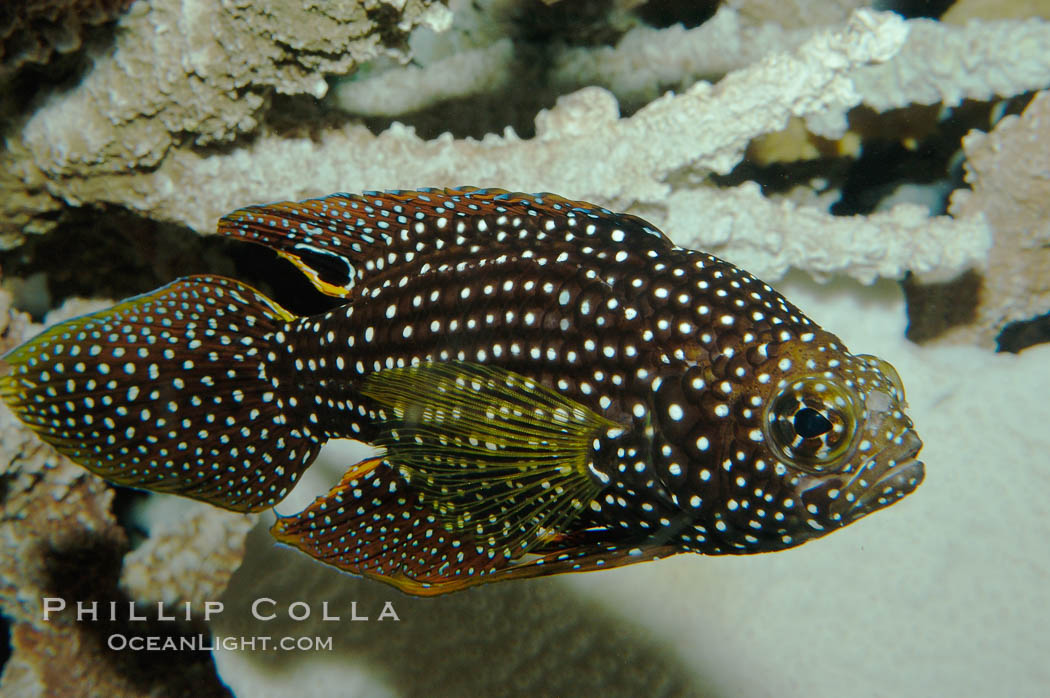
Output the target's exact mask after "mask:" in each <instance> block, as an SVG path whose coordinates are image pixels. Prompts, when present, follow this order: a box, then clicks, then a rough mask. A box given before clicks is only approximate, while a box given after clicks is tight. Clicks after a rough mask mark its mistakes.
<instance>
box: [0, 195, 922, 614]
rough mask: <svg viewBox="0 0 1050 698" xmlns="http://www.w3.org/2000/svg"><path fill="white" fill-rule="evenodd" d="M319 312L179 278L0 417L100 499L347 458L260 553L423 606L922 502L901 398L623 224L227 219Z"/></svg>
mask: <svg viewBox="0 0 1050 698" xmlns="http://www.w3.org/2000/svg"><path fill="white" fill-rule="evenodd" d="M218 233H219V234H221V235H224V236H228V237H230V238H233V239H236V240H241V241H245V242H249V243H254V244H257V245H262V246H265V247H267V248H270V249H271V250H273V251H274V252H276V254H278V255H279V256H281V257H283V258H285V259H287V260H289V261H290V262H291V263H292V264H293V265H294V266H295V267H296V268H297V269H298V271H299V272H301V273H302V274H304V275H305V276H306V277H307V278H308V279H309V281H310V282H311V283H312V284H313V285H314V286H315V287H316V288H317V289H318V290H320V291H321V292H322V293H324V294H326V295H328V296H332V297H333V298H336V299H338V300H337V301H335V302H336V303H341V304H339V305H336V307H334V308H332V309H331V310H329V311H327V312H324V313H319V314H315V315H307V316H297V315H295V314H293V313H291V312H289V311H287V310H286V309H284V308H283V307H281V306H280V305H278V304H277V303H276V302H275V301H273V300H271V299H269V298H267V297H266V296H265V295H263V294H262V293H260V292H259V291H257V290H255V289H253V288H251V287H249V286H247V285H245V284H243V283H240V282H239V281H236V280H234V279H230V278H225V277H220V276H213V275H196V276H188V277H184V278H180V279H177V280H175V281H174V282H172V283H170V284H169V285H167V286H164V287H162V288H159V289H157V290H155V291H152V292H150V293H146V294H143V295H140V296H136V297H134V298H130V299H127V300H125V301H122V302H120V303H119V304H117V305H115V306H114V307H112V308H109V309H107V310H103V311H100V312H96V313H92V314H90V315H85V316H83V317H80V318H75V319H72V320H69V321H67V322H63V323H61V324H59V325H56V326H54V327H51V328H50V329H48V330H46V331H45V332H43V333H42V334H41V335H39V336H37V337H36V338H34V339H32V340H30V341H28V342H27V343H25V344H23V345H21V346H19V347H16V348H15V349H13V350H11V351H10V352H9V353H7V354H6V355H5V356H4V358H3V361H4V365H5V367H4V375H3V376H2V377H0V396H2V398H3V400H4V401H5V402H6V403H7V404H8V405H9V406H10V407H11V409H12V410H13V411H14V413H15V414H16V415H17V416H18V418H19V419H21V420H22V421H23V422H24V423H25V424H26V425H28V427H29V428H30V429H32V430H34V431H35V432H36V433H37V434H38V435H39V437H40V438H41V439H43V440H44V441H46V442H47V443H49V444H51V445H52V446H53V447H54V448H55V449H57V450H58V451H59V452H61V453H63V454H65V455H67V456H68V457H69V458H71V459H72V460H74V461H76V462H77V463H79V464H80V465H82V466H84V467H85V468H87V469H88V470H90V471H91V472H93V473H96V474H98V475H100V476H101V477H103V478H105V479H107V480H109V481H111V482H113V483H117V484H120V485H125V486H129V487H135V488H140V489H145V490H150V491H154V492H164V493H173V494H177V495H181V496H184V497H190V498H193V499H197V500H201V501H204V502H209V503H211V504H213V505H216V506H218V507H222V508H225V509H229V510H233V511H240V512H254V511H262V510H265V509H269V508H272V507H274V506H275V505H277V504H278V503H279V502H280V501H281V500H282V499H283V498H284V497H285V496H286V495H287V494H288V492H289V491H290V490H291V489H292V488H293V487H294V486H295V484H296V482H297V481H298V480H299V478H300V476H301V475H302V473H303V472H304V470H305V469H306V468H307V467H308V466H309V465H310V464H311V462H313V460H314V459H315V457H316V456H317V454H318V451H319V450H320V449H321V447H322V446H323V445H324V443H325V442H326V441H328V440H330V439H337V438H351V439H356V440H358V441H362V442H365V443H368V444H372V445H373V446H375V447H376V448H377V449H378V450H377V452H376V455H375V456H373V457H370V458H367V459H365V460H363V461H362V462H360V463H357V464H355V465H353V466H352V467H350V468H349V469H348V470H347V472H346V473H345V475H344V476H343V477H342V478H341V480H340V481H339V482H338V484H336V485H335V486H334V487H332V488H331V489H330V491H329V492H328V493H327V494H324V495H322V496H319V497H317V498H316V499H315V501H314V502H313V503H312V504H310V505H309V506H308V507H306V509H304V510H303V511H302V512H299V513H297V514H293V515H287V516H278V518H277V520H276V523H275V524H274V525H273V527H272V529H271V532H272V534H273V536H274V537H275V538H276V539H277V540H278V541H280V542H281V543H284V544H287V545H290V546H292V547H295V548H298V549H299V550H302V551H303V552H305V553H307V554H309V555H311V556H313V557H314V558H316V559H318V560H320V561H322V562H324V563H327V564H330V565H334V566H335V567H337V568H339V569H341V570H344V571H346V572H348V573H351V574H354V575H358V576H363V577H366V578H371V579H376V580H379V581H382V582H385V583H387V584H390V585H392V586H394V587H396V588H397V589H400V590H401V591H403V592H405V593H408V594H414V595H420V596H432V595H437V594H443V593H447V592H452V591H457V590H461V589H465V588H468V587H473V586H476V585H479V584H483V583H489V582H495V581H503V580H510V579H525V578H533V577H540V576H545V575H551V574H556V573H563V572H580V571H592V570H600V569H608V568H614V567H618V566H621V565H627V564H632V563H639V562H643V561H650V560H656V559H660V558H664V557H669V556H671V555H675V554H679V553H686V552H692V553H699V554H704V555H722V554H748V553H765V552H775V551H781V550H784V549H787V548H792V547H795V546H798V545H800V544H802V543H805V542H807V541H810V540H813V539H815V538H819V537H821V536H824V535H827V534H828V533H830V532H832V531H835V530H837V529H840V528H843V527H845V526H848V525H849V524H851V523H853V522H855V521H857V520H859V519H861V518H862V517H864V516H867V515H868V514H870V513H872V512H875V511H878V510H880V509H883V508H885V507H888V506H890V505H892V504H894V503H895V502H897V501H899V500H900V499H901V498H903V497H904V496H906V495H907V494H909V493H911V492H912V491H914V490H915V489H916V488H917V487H918V486H919V484H920V483H921V481H922V479H923V477H924V465H923V463H922V462H921V461H919V460H917V458H916V456H917V454H918V453H919V450H920V448H921V446H922V442H921V440H920V439H919V437H918V436H917V434H916V433H915V430H914V429H913V424H912V421H911V419H910V418H909V417H908V416H907V415H906V413H905V411H904V409H905V407H906V402H905V393H904V387H903V384H902V382H901V379H900V376H899V375H898V374H897V372H896V371H895V370H894V368H893V367H892V366H891V365H890V364H889V363H888V362H886V361H884V360H882V359H880V358H878V357H875V356H872V355H866V354H852V353H850V351H849V350H848V349H847V347H846V346H845V344H844V343H843V342H842V341H841V340H840V339H839V338H838V337H837V336H836V335H834V334H832V333H830V332H828V331H826V330H824V329H823V328H821V327H820V326H819V325H818V324H817V323H815V322H814V321H813V320H811V319H809V318H808V317H806V315H805V314H803V313H802V311H800V310H799V309H798V308H797V307H795V306H794V305H792V304H791V303H790V302H788V300H787V299H785V298H784V297H783V296H782V295H780V294H779V293H778V292H777V291H775V290H774V289H773V288H772V287H771V286H769V285H768V284H766V283H765V282H763V281H761V280H759V279H758V278H756V277H754V276H752V275H751V274H749V273H748V272H746V271H744V270H742V269H740V268H738V267H737V266H734V265H733V264H730V263H729V262H726V261H724V260H721V259H719V258H717V257H715V256H712V255H710V254H706V253H704V252H701V251H696V250H691V249H686V248H683V247H679V246H678V245H676V244H675V243H673V242H672V241H671V239H670V238H668V237H667V236H666V235H665V234H664V233H663V232H661V231H660V230H659V229H657V228H656V227H655V226H654V225H652V224H650V223H648V222H647V221H645V220H643V219H642V218H639V217H636V216H634V215H630V214H625V213H615V212H612V211H610V210H608V209H605V208H602V207H600V206H596V205H593V204H590V203H587V202H583V201H573V200H570V199H566V198H563V197H560V196H557V195H554V194H550V193H540V194H525V193H514V192H509V191H505V190H501V189H477V188H473V187H460V188H454V189H418V190H397V191H384V192H377V191H372V192H364V193H361V194H350V193H338V194H332V195H330V196H326V197H323V198H316V199H309V200H305V201H299V202H295V201H286V202H277V203H270V204H265V205H256V206H249V207H246V208H242V209H238V210H236V211H234V212H232V213H230V214H228V215H226V216H224V217H223V218H222V219H220V221H219V223H218Z"/></svg>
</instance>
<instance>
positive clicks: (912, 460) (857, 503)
mask: <svg viewBox="0 0 1050 698" xmlns="http://www.w3.org/2000/svg"><path fill="white" fill-rule="evenodd" d="M904 440H905V444H906V448H907V450H906V451H905V453H904V454H903V457H901V458H898V459H895V460H890V461H888V463H887V464H886V466H884V467H885V469H884V470H883V471H882V472H881V473H879V475H878V476H877V479H876V480H875V481H874V482H871V483H870V484H868V483H869V480H868V478H866V477H861V475H868V476H869V477H870V476H871V475H872V474H873V473H872V472H871V471H870V470H867V471H862V473H858V474H857V475H856V476H854V477H855V479H854V482H853V483H851V485H852V487H850V488H849V489H854V492H855V493H856V498H855V499H854V500H853V502H852V503H851V504H850V506H849V508H848V509H847V511H846V512H845V516H846V518H848V519H849V520H851V521H855V520H856V519H859V518H860V517H862V516H866V515H868V514H870V513H872V512H873V511H878V510H879V509H882V508H884V507H888V506H889V505H891V504H893V503H894V502H897V501H899V500H900V499H902V498H903V497H905V496H907V495H909V494H911V493H912V492H913V491H914V490H915V488H917V487H918V486H919V485H920V484H922V481H923V478H924V477H925V475H926V469H925V464H924V463H923V462H922V461H920V460H919V459H917V458H916V457H915V456H916V455H918V453H919V449H921V448H922V441H920V440H919V437H918V436H916V435H915V433H914V432H911V431H909V432H908V433H907V434H906V435H905V437H904ZM876 472H878V471H877V470H876Z"/></svg>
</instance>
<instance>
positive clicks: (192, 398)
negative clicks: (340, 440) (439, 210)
mask: <svg viewBox="0 0 1050 698" xmlns="http://www.w3.org/2000/svg"><path fill="white" fill-rule="evenodd" d="M293 319H294V316H293V315H292V314H291V313H289V312H288V311H286V310H285V309H283V308H282V307H280V306H279V305H277V304H276V303H274V302H273V301H271V300H270V299H268V298H266V297H265V296H263V295H262V294H261V293H259V292H258V291H256V290H255V289H253V288H250V287H249V286H245V285H243V284H240V283H238V282H236V281H233V280H231V279H226V278H222V277H214V276H192V277H187V278H183V279H179V280H178V281H175V282H174V283H171V284H169V285H167V286H164V287H163V288H160V289H158V290H156V291H153V292H151V293H147V294H144V295H141V296H136V297H134V298H130V299H128V300H126V301H124V302H122V303H120V304H118V305H116V306H114V307H113V308H110V309H108V310H104V311H101V312H98V313H94V314H91V315H85V316H83V317H79V318H75V319H73V320H70V321H68V322H64V323H62V324H60V325H56V326H55V327H52V328H51V329H49V330H48V331H46V332H44V333H43V334H41V335H39V336H38V337H36V338H34V339H32V340H30V341H29V342H26V343H25V344H23V345H21V346H19V347H17V348H15V349H14V350H12V351H11V352H10V353H8V354H7V355H6V356H5V357H4V361H6V363H7V364H8V365H9V369H8V373H7V374H6V375H4V376H0V397H2V398H3V399H4V401H5V402H7V404H8V405H9V406H10V407H11V409H12V410H14V412H15V414H16V415H17V416H18V418H19V419H21V420H22V421H23V422H25V424H27V425H28V426H29V427H30V428H31V429H33V430H34V431H35V432H36V433H37V434H38V435H39V436H40V438H42V439H43V440H44V441H46V442H48V443H50V444H51V445H52V446H54V447H55V448H56V449H57V450H58V451H60V452H62V453H64V454H66V455H67V456H69V457H70V458H72V459H73V460H74V461H76V462H77V463H79V464H81V465H82V466H84V467H85V468H87V469H88V470H90V471H92V472H94V473H96V474H98V475H100V476H102V477H104V478H106V479H107V480H111V481H113V482H116V483H119V484H122V485H127V486H130V487H139V488H143V489H148V490H153V491H156V492H171V493H175V494H180V495H183V496H186V497H192V498H193V499H199V500H203V501H206V502H210V503H212V504H215V505H217V506H220V507H223V508H226V509H232V510H235V511H255V510H259V509H263V508H267V507H270V506H273V504H274V503H276V502H278V501H280V500H281V499H282V498H283V497H284V495H285V494H287V492H288V490H290V489H291V487H292V486H293V484H294V483H295V481H296V480H297V479H298V476H299V474H300V473H301V472H302V471H303V470H304V469H305V468H306V467H307V466H308V465H309V464H310V462H311V461H313V459H314V457H315V456H316V455H317V450H318V449H319V448H320V445H321V443H322V442H323V437H321V436H319V435H315V434H312V433H311V432H310V430H309V428H308V426H307V424H306V423H305V420H300V419H299V417H298V416H297V414H296V412H295V404H296V402H295V399H294V398H289V397H288V396H287V395H285V394H283V393H282V390H285V389H287V387H288V386H289V385H290V384H292V383H293V381H292V380H291V376H285V375H282V371H285V370H290V369H284V368H282V366H283V364H281V363H280V362H281V359H282V358H283V357H282V354H283V353H284V352H283V351H279V349H281V345H282V344H283V343H284V342H286V341H287V337H286V336H285V332H287V325H288V323H289V321H291V320H293ZM285 378H288V380H285Z"/></svg>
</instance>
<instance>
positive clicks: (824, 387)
mask: <svg viewBox="0 0 1050 698" xmlns="http://www.w3.org/2000/svg"><path fill="white" fill-rule="evenodd" d="M856 414H857V410H856V407H855V402H854V399H853V396H852V393H851V392H850V391H849V390H847V389H846V388H844V387H841V386H839V385H837V384H836V383H834V382H832V381H829V380H827V379H825V378H822V377H819V376H811V377H807V378H802V379H799V380H796V381H794V382H792V383H789V384H788V385H786V386H785V387H783V388H782V389H781V391H780V392H779V393H778V394H777V395H776V397H774V398H773V400H771V401H770V403H769V407H768V409H767V411H766V418H765V427H766V435H767V436H768V437H769V439H768V440H769V443H770V444H771V445H772V448H773V450H774V452H776V454H777V456H778V457H779V458H780V459H781V460H784V461H785V462H787V463H790V464H792V465H794V466H797V467H799V468H801V469H802V470H808V471H811V472H824V471H828V470H834V469H835V466H836V465H838V464H840V462H841V461H842V457H843V456H844V455H845V454H846V453H848V452H849V450H850V446H851V445H852V444H853V440H854V436H855V435H856V433H857V420H856Z"/></svg>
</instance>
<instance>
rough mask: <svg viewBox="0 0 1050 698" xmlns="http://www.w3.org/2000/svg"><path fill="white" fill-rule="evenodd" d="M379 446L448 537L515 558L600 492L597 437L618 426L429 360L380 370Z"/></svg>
mask: <svg viewBox="0 0 1050 698" xmlns="http://www.w3.org/2000/svg"><path fill="white" fill-rule="evenodd" d="M361 392H362V394H364V395H365V396H367V397H369V398H371V399H372V400H374V401H375V402H376V403H378V405H379V406H380V407H382V408H385V409H384V410H383V411H382V413H381V418H383V419H385V420H386V429H385V431H384V433H383V434H382V435H381V436H380V438H379V439H378V440H377V441H376V442H375V443H376V444H377V445H380V446H384V447H385V448H386V449H387V457H386V460H387V461H388V462H389V463H390V464H391V465H392V466H393V467H395V468H397V469H398V471H399V472H400V473H401V474H402V476H403V477H404V478H405V479H406V480H407V481H408V482H409V483H411V485H412V487H413V488H415V489H418V490H419V491H420V492H422V494H423V497H424V499H425V500H426V501H428V502H429V503H430V506H432V507H433V510H434V512H435V514H436V515H437V516H438V517H439V520H440V522H441V523H442V525H443V526H444V528H445V529H446V530H448V531H454V532H455V531H460V532H465V533H470V534H471V535H472V536H473V537H474V538H475V540H476V541H477V542H478V543H479V544H481V545H484V546H487V547H488V548H489V549H490V550H495V551H498V552H499V553H500V554H503V555H506V556H508V557H512V558H514V557H518V556H520V555H521V554H523V553H524V552H526V551H528V550H529V549H531V548H533V547H535V546H537V545H539V544H542V543H543V542H544V541H546V540H548V539H549V538H550V536H551V535H552V534H555V533H558V532H561V531H563V530H565V529H566V528H567V527H568V525H569V524H570V523H571V521H572V520H573V519H574V518H576V516H577V514H578V512H579V511H580V510H581V509H583V507H585V506H586V505H587V504H588V502H590V501H591V500H592V499H593V498H594V497H595V496H597V494H598V492H599V491H600V490H601V488H602V484H601V483H600V482H599V481H598V480H597V478H595V477H594V475H593V474H592V473H591V472H589V466H590V465H591V456H592V453H593V451H592V448H593V446H592V443H593V441H594V439H595V438H596V437H597V436H599V435H601V434H604V433H605V432H606V431H608V430H610V429H616V428H618V425H617V424H615V423H614V422H612V421H610V420H608V419H606V418H604V417H602V416H601V415H598V414H596V413H594V412H593V411H591V410H590V409H588V408H586V407H584V406H582V405H579V404H577V403H575V402H573V401H571V400H569V399H567V398H565V397H564V396H562V395H560V394H559V393H557V392H555V391H553V390H551V389H549V388H547V387H545V386H543V385H540V384H539V383H537V382H536V381H534V380H532V379H531V378H527V377H525V376H522V375H520V374H517V373H513V372H511V371H506V370H503V369H499V368H494V367H489V366H481V365H478V364H471V363H464V362H451V363H428V364H423V365H420V366H414V367H410V368H396V369H389V370H384V371H378V372H377V373H374V374H372V375H371V376H369V377H368V379H367V380H366V381H365V384H364V387H363V388H362V391H361Z"/></svg>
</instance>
